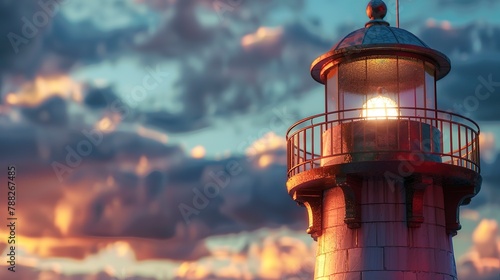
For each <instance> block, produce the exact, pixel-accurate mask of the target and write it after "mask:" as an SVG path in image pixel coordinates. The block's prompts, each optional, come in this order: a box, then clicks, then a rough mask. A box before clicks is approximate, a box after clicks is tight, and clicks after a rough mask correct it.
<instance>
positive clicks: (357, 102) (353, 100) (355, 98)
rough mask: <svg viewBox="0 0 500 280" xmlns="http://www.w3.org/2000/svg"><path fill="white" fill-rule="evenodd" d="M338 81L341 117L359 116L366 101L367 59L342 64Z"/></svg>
mask: <svg viewBox="0 0 500 280" xmlns="http://www.w3.org/2000/svg"><path fill="white" fill-rule="evenodd" d="M338 82H339V86H338V87H339V110H341V111H342V113H340V116H339V117H340V118H342V119H351V118H358V117H359V116H360V111H359V109H360V108H362V106H363V104H364V103H365V102H366V90H367V89H366V84H367V69H366V59H361V60H357V61H351V62H345V63H342V64H340V66H339V80H338ZM354 109H357V110H354Z"/></svg>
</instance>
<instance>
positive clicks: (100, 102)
mask: <svg viewBox="0 0 500 280" xmlns="http://www.w3.org/2000/svg"><path fill="white" fill-rule="evenodd" d="M117 100H119V98H118V96H117V95H116V94H115V91H114V89H113V87H111V86H106V87H93V86H91V87H89V88H88V89H87V90H86V94H85V98H84V99H83V104H85V105H87V106H88V107H90V108H101V109H104V108H108V107H110V106H111V105H112V104H113V102H116V101H117Z"/></svg>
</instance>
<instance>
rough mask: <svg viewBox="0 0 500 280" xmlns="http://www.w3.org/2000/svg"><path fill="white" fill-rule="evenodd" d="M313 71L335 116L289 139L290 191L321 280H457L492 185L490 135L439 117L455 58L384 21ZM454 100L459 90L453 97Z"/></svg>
mask: <svg viewBox="0 0 500 280" xmlns="http://www.w3.org/2000/svg"><path fill="white" fill-rule="evenodd" d="M366 11H367V15H368V17H369V21H368V22H367V23H366V24H365V26H364V27H363V28H361V29H358V30H356V31H354V32H352V33H350V34H348V35H347V36H345V37H344V38H343V39H341V40H340V41H339V42H338V43H337V44H336V45H335V46H334V47H333V48H332V49H331V50H330V51H328V52H326V53H325V54H323V55H321V56H320V57H318V58H317V59H316V60H315V61H314V62H313V63H312V65H311V75H312V77H313V78H314V80H316V81H317V82H319V83H321V84H323V85H324V88H325V101H324V112H323V113H321V114H318V115H314V116H310V117H307V118H305V119H303V120H300V121H298V122H297V123H295V124H293V125H292V126H291V127H290V128H289V130H288V132H287V167H288V168H287V169H288V180H287V184H286V187H287V190H288V193H289V194H290V196H291V197H292V199H293V200H295V201H296V202H297V203H298V204H299V205H301V206H304V207H305V208H306V210H307V213H308V220H309V226H308V228H307V233H308V234H310V235H311V237H312V238H314V240H316V241H317V255H316V264H315V273H314V279H321V280H327V279H328V280H333V279H343V280H344V279H363V280H371V279H385V280H387V279H398V280H400V279H409V280H424V279H425V280H426V279H440V280H441V279H442V280H452V279H457V274H456V266H455V259H454V254H453V243H452V237H453V236H455V235H456V234H457V231H458V230H460V228H461V225H460V221H459V209H460V206H462V205H466V204H468V203H469V202H470V201H471V199H472V198H473V197H474V196H475V195H476V194H477V193H478V192H479V190H480V186H481V176H480V159H479V127H478V125H477V124H476V123H475V122H474V121H473V120H471V119H469V118H466V117H464V116H460V115H458V114H455V113H453V112H447V111H442V110H439V108H438V104H437V92H436V81H438V80H440V79H442V78H444V77H445V76H446V75H447V74H448V73H449V71H450V69H451V63H450V60H449V58H448V57H447V56H446V55H444V54H443V53H441V52H439V51H437V50H434V49H432V48H430V47H429V46H427V45H426V44H425V43H424V42H423V41H422V40H420V39H419V38H418V37H416V36H415V35H413V34H412V33H410V32H408V31H406V30H404V29H401V28H397V27H392V26H390V24H389V23H388V22H386V21H385V20H384V17H385V15H386V13H387V7H386V5H385V4H384V2H383V1H380V0H375V1H370V3H369V4H368V6H367V8H366ZM451 94H452V93H451Z"/></svg>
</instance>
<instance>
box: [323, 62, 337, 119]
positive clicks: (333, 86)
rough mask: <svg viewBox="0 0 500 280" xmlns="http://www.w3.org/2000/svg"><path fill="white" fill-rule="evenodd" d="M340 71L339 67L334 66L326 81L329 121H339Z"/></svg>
mask: <svg viewBox="0 0 500 280" xmlns="http://www.w3.org/2000/svg"><path fill="white" fill-rule="evenodd" d="M338 74H339V71H338V67H337V66H334V67H332V69H331V70H330V72H328V74H327V81H326V100H325V102H326V112H327V113H330V114H328V115H327V119H328V121H335V120H338V110H339V103H338V98H339V86H338V83H339V75H338ZM332 112H335V113H332Z"/></svg>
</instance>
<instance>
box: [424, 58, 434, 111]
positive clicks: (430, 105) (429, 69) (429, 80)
mask: <svg viewBox="0 0 500 280" xmlns="http://www.w3.org/2000/svg"><path fill="white" fill-rule="evenodd" d="M435 73H436V68H435V67H434V65H432V64H431V63H429V62H426V63H425V96H426V101H425V104H426V108H427V109H429V110H428V111H427V117H428V118H434V117H436V115H435V112H434V110H436V76H435Z"/></svg>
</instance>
